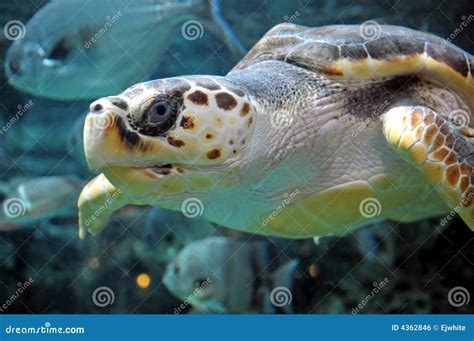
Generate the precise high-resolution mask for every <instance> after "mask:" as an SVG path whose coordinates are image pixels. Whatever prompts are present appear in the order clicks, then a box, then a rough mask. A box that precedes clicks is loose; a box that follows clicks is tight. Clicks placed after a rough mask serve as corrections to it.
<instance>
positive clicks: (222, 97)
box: [216, 92, 237, 110]
mask: <svg viewBox="0 0 474 341" xmlns="http://www.w3.org/2000/svg"><path fill="white" fill-rule="evenodd" d="M216 102H217V106H218V107H219V108H221V109H224V110H232V109H234V108H235V107H236V106H237V101H236V99H235V98H234V96H232V95H231V94H229V93H227V92H219V93H218V94H217V95H216Z"/></svg>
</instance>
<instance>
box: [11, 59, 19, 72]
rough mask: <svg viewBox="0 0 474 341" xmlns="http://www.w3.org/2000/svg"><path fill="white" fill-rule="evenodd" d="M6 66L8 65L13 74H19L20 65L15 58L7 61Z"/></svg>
mask: <svg viewBox="0 0 474 341" xmlns="http://www.w3.org/2000/svg"><path fill="white" fill-rule="evenodd" d="M8 66H9V68H10V71H11V72H12V74H14V75H19V74H20V72H21V66H20V63H19V62H18V61H17V60H16V59H14V60H12V61H11V62H10V63H9V65H8Z"/></svg>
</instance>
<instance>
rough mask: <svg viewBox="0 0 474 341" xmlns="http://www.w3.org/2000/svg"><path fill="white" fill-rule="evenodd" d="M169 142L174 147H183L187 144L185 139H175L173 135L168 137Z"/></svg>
mask: <svg viewBox="0 0 474 341" xmlns="http://www.w3.org/2000/svg"><path fill="white" fill-rule="evenodd" d="M168 143H169V144H170V145H172V146H174V147H178V148H181V147H182V146H184V145H185V143H184V141H183V140H178V139H175V138H173V137H171V136H169V137H168Z"/></svg>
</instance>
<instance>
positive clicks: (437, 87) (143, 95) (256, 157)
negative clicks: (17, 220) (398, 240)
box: [79, 24, 474, 238]
mask: <svg viewBox="0 0 474 341" xmlns="http://www.w3.org/2000/svg"><path fill="white" fill-rule="evenodd" d="M378 30H379V31H378V32H377V35H376V36H372V37H370V39H368V38H367V37H366V35H364V27H363V25H362V26H357V25H354V26H353V25H342V26H340V25H338V26H326V27H319V28H309V27H303V26H297V25H292V24H280V25H277V26H276V27H274V28H273V29H271V30H270V31H269V32H268V33H267V34H266V35H265V36H264V37H263V38H262V39H261V40H260V41H259V42H257V44H256V45H255V46H254V47H253V48H252V49H251V51H249V53H248V54H247V55H246V56H245V57H244V58H243V59H242V60H241V61H240V62H239V63H238V64H237V65H236V66H235V67H234V68H233V69H232V70H231V71H230V72H229V73H228V74H227V75H226V76H224V77H218V76H183V77H175V78H168V79H160V80H154V81H150V82H146V83H141V84H137V85H134V86H132V87H130V88H129V89H127V90H126V91H124V92H122V93H121V94H119V95H117V96H113V97H105V98H101V99H99V100H97V101H95V102H93V103H92V104H91V106H90V113H89V114H88V116H87V119H86V122H85V126H84V140H85V154H86V157H87V160H88V164H89V166H90V168H91V169H92V170H94V171H102V173H101V174H100V175H99V176H98V177H96V178H95V179H94V180H92V181H91V182H90V183H89V184H88V185H87V186H86V187H85V188H84V190H83V192H82V195H81V197H80V199H79V209H80V212H79V227H80V236H81V237H84V236H85V233H86V231H90V232H92V233H97V232H99V231H100V230H102V229H103V228H104V227H105V226H106V224H107V220H108V218H109V216H110V214H111V213H112V212H113V211H114V210H116V209H117V208H119V207H121V206H123V205H125V204H127V203H133V204H141V205H155V206H161V207H164V208H169V209H172V210H181V209H183V210H184V211H185V210H186V209H187V208H188V207H187V206H190V205H191V204H194V206H193V207H191V208H194V209H195V210H197V211H199V212H198V213H202V214H203V216H204V217H205V218H207V219H209V220H211V221H213V222H215V223H218V224H220V225H223V226H226V227H229V228H234V229H239V230H244V231H248V232H253V233H258V234H265V235H275V236H280V237H289V238H307V237H312V236H327V235H340V234H344V233H346V232H349V231H352V230H353V229H355V228H357V227H359V226H362V225H365V224H368V223H371V222H376V221H379V220H382V219H393V220H397V221H402V222H410V221H415V220H419V219H425V218H428V217H431V216H436V215H442V214H447V213H449V212H450V210H452V212H456V213H458V214H459V215H460V216H461V217H462V219H463V220H464V221H465V222H466V224H467V225H468V226H469V227H470V228H471V229H474V206H473V205H472V197H473V196H474V175H473V167H474V157H473V151H474V146H473V142H474V140H473V138H474V129H473V128H472V127H471V123H472V122H471V118H472V110H473V108H474V80H473V74H472V72H473V71H472V70H474V59H473V57H472V56H471V55H470V54H468V53H466V52H464V51H462V50H461V49H459V48H457V47H456V46H454V45H452V44H450V43H449V42H447V41H445V40H443V39H441V38H439V37H436V36H434V35H431V34H428V33H423V32H419V31H415V30H411V29H408V28H404V27H397V26H378ZM98 212H99V213H98Z"/></svg>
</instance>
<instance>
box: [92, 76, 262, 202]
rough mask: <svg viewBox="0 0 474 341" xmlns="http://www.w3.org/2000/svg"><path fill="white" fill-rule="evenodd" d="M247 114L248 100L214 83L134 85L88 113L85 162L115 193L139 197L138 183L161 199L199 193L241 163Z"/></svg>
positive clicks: (199, 79)
mask: <svg viewBox="0 0 474 341" xmlns="http://www.w3.org/2000/svg"><path fill="white" fill-rule="evenodd" d="M252 112H253V110H252V106H251V103H250V101H249V99H248V98H247V97H246V95H245V93H244V92H243V91H242V90H241V89H239V88H238V87H236V86H235V85H233V84H231V83H229V82H228V81H226V80H224V79H223V78H219V77H216V78H211V77H198V76H190V77H186V78H183V77H180V78H169V79H162V80H155V81H151V82H146V83H141V84H137V85H135V86H133V87H131V88H129V89H127V90H125V91H124V92H123V93H121V94H119V95H118V96H113V97H104V98H101V99H99V100H97V101H95V102H93V103H92V104H91V105H90V113H89V114H88V116H87V118H86V122H85V126H84V147H85V154H86V158H87V161H88V164H89V166H90V168H91V169H92V170H94V171H99V170H101V171H104V173H105V174H106V176H107V177H108V178H109V180H110V181H111V182H112V183H114V182H115V183H114V185H116V186H117V184H118V183H123V182H126V183H133V185H134V186H132V187H133V188H134V189H136V188H137V182H138V180H137V179H141V181H142V180H143V181H145V180H146V181H145V184H144V188H141V189H139V190H138V191H139V192H141V193H142V192H143V190H144V189H145V190H152V189H153V192H154V193H155V194H156V193H157V192H159V193H164V192H166V191H167V188H168V187H170V186H172V187H173V189H172V191H181V190H183V191H190V188H189V186H198V187H202V186H203V183H204V182H206V179H208V180H210V179H211V178H212V176H213V175H216V174H217V175H218V174H219V173H220V174H223V173H225V172H227V171H228V169H229V167H232V166H233V165H236V164H238V163H239V162H238V161H239V157H240V154H241V153H242V151H243V149H244V148H245V143H246V139H247V140H248V134H249V133H250V131H251V128H252V123H253V119H252ZM124 174H127V175H126V176H125V175H124ZM130 177H133V179H130ZM114 178H115V181H114ZM165 180H166V181H165ZM150 182H153V184H151V183H150ZM158 183H159V184H158ZM171 184H173V185H171ZM156 186H158V188H157V187H156ZM166 186H167V187H166ZM139 187H142V186H139ZM176 187H179V188H176ZM138 194H139V193H137V195H138Z"/></svg>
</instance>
